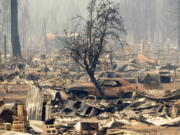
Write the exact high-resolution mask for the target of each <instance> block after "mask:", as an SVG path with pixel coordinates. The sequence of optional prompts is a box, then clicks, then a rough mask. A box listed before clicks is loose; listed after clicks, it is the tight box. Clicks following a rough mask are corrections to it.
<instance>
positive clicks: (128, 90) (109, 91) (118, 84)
mask: <svg viewBox="0 0 180 135" xmlns="http://www.w3.org/2000/svg"><path fill="white" fill-rule="evenodd" d="M98 82H99V84H100V85H101V87H102V88H103V90H104V96H105V97H106V98H120V97H122V98H123V97H125V98H131V97H132V95H133V93H135V91H136V90H137V89H138V87H137V86H136V85H131V84H129V83H128V82H127V81H125V80H122V79H119V78H101V79H100V80H98ZM68 92H69V93H70V94H72V96H73V97H79V98H83V97H85V96H88V95H94V96H96V97H100V94H99V92H98V91H97V89H96V87H95V86H94V84H93V83H79V84H72V85H71V86H69V88H68Z"/></svg>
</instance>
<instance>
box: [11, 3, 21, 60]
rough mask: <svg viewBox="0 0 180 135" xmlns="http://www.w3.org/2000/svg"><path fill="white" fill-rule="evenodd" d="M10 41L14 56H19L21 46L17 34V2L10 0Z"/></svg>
mask: <svg viewBox="0 0 180 135" xmlns="http://www.w3.org/2000/svg"><path fill="white" fill-rule="evenodd" d="M11 42H12V52H13V57H14V58H21V56H22V55H21V46H20V41H19V34H18V2H17V0H11Z"/></svg>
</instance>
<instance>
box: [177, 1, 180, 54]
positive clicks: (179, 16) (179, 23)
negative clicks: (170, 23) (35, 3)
mask: <svg viewBox="0 0 180 135" xmlns="http://www.w3.org/2000/svg"><path fill="white" fill-rule="evenodd" d="M177 11H178V26H177V27H178V33H177V36H178V38H177V39H178V50H179V51H180V1H178V10H177Z"/></svg>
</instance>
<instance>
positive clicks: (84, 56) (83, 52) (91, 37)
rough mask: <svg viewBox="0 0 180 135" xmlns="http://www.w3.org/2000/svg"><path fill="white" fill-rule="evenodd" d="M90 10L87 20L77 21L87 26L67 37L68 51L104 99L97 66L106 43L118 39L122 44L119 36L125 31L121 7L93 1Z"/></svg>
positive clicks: (89, 6) (108, 1)
mask: <svg viewBox="0 0 180 135" xmlns="http://www.w3.org/2000/svg"><path fill="white" fill-rule="evenodd" d="M87 9H88V12H89V17H88V20H85V19H84V18H83V17H80V16H79V17H77V18H76V19H80V20H83V22H85V25H84V26H82V25H81V24H79V25H77V29H78V34H75V33H74V34H73V33H71V34H70V35H69V34H68V35H67V40H66V45H65V47H66V48H67V50H68V51H69V52H70V54H71V57H72V59H73V60H74V61H75V62H76V63H78V64H79V65H80V66H81V67H82V68H83V69H84V70H85V71H86V72H87V74H88V76H89V78H90V80H91V82H92V83H93V84H94V85H95V86H96V88H97V90H98V92H99V93H100V95H101V96H102V97H104V93H103V89H102V87H101V86H100V84H99V83H98V81H97V79H96V78H95V71H96V66H97V64H98V60H99V58H100V56H101V55H102V53H103V51H104V50H105V46H106V41H107V40H106V39H107V38H111V39H113V38H115V39H118V40H119V41H121V40H120V35H121V33H122V32H123V33H125V29H124V26H123V19H122V18H121V17H120V15H119V3H116V2H112V1H110V0H106V1H98V4H97V2H96V0H91V1H90V3H89V5H88V8H87ZM81 28H82V29H81Z"/></svg>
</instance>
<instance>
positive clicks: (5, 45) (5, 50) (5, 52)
mask: <svg viewBox="0 0 180 135" xmlns="http://www.w3.org/2000/svg"><path fill="white" fill-rule="evenodd" d="M4 58H5V59H6V58H7V43H6V35H4Z"/></svg>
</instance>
